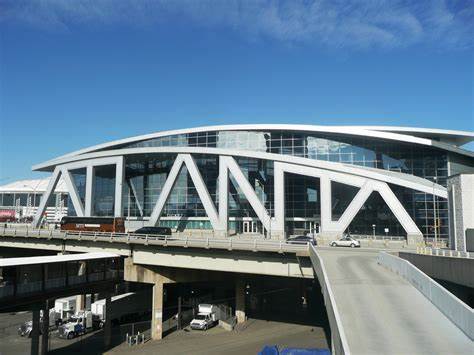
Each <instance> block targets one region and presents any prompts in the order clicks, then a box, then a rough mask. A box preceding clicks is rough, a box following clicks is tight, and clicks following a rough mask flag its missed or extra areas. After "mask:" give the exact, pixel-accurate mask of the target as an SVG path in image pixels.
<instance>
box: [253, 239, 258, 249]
mask: <svg viewBox="0 0 474 355" xmlns="http://www.w3.org/2000/svg"><path fill="white" fill-rule="evenodd" d="M253 251H257V239H255V240H254V241H253Z"/></svg>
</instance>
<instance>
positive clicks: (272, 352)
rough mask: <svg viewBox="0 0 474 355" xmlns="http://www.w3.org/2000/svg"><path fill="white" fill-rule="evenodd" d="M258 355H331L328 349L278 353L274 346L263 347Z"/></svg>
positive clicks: (284, 350) (282, 351) (292, 350)
mask: <svg viewBox="0 0 474 355" xmlns="http://www.w3.org/2000/svg"><path fill="white" fill-rule="evenodd" d="M258 355H331V352H330V351H329V349H301V348H286V349H283V350H281V351H278V347H277V346H276V345H265V346H264V347H263V349H262V351H260V352H259V353H258Z"/></svg>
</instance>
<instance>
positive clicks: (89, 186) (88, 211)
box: [84, 164, 94, 217]
mask: <svg viewBox="0 0 474 355" xmlns="http://www.w3.org/2000/svg"><path fill="white" fill-rule="evenodd" d="M93 198H94V167H93V166H92V165H91V164H90V165H88V166H87V168H86V194H85V208H84V215H85V216H86V217H90V216H92V199H93Z"/></svg>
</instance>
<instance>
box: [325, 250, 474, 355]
mask: <svg viewBox="0 0 474 355" xmlns="http://www.w3.org/2000/svg"><path fill="white" fill-rule="evenodd" d="M318 253H319V255H320V256H321V258H322V260H323V263H324V265H325V267H326V271H327V273H328V278H329V280H330V284H331V287H332V290H333V292H334V297H335V299H336V304H337V307H338V310H339V313H340V316H341V321H342V324H343V327H344V330H345V333H346V337H347V340H348V344H349V348H350V350H351V354H355V355H357V354H364V355H366V354H474V344H473V342H472V341H471V340H470V339H469V338H468V337H467V336H466V335H465V334H464V333H463V332H462V331H461V330H459V328H457V327H456V326H455V325H454V324H453V323H452V322H451V321H450V320H449V319H448V318H446V316H444V315H443V314H442V313H441V312H440V311H439V310H438V309H437V308H436V307H435V306H434V305H433V304H432V303H431V302H430V301H429V300H428V299H427V298H425V297H424V296H423V295H422V294H421V293H420V292H419V291H418V290H417V289H416V288H415V287H413V286H412V285H410V284H409V283H408V282H407V281H405V280H404V279H403V278H402V277H400V276H398V275H397V274H395V273H393V272H391V271H389V270H387V269H385V268H384V267H382V266H380V265H378V264H377V261H376V258H377V254H378V251H372V250H367V249H363V250H353V249H345V248H332V249H331V250H328V249H318Z"/></svg>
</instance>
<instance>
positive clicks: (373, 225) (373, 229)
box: [372, 224, 375, 239]
mask: <svg viewBox="0 0 474 355" xmlns="http://www.w3.org/2000/svg"><path fill="white" fill-rule="evenodd" d="M372 232H373V233H372V234H373V236H374V239H375V224H372Z"/></svg>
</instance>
